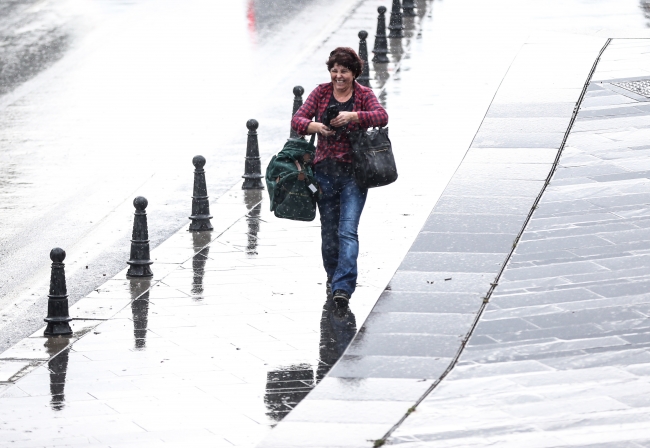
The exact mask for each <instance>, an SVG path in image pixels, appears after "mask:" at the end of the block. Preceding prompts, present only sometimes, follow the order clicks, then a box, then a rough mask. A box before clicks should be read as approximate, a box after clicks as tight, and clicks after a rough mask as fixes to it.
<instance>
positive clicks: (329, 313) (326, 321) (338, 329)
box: [316, 298, 357, 382]
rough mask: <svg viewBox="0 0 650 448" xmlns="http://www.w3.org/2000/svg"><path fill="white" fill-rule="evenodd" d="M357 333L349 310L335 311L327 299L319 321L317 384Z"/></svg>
mask: <svg viewBox="0 0 650 448" xmlns="http://www.w3.org/2000/svg"><path fill="white" fill-rule="evenodd" d="M356 333H357V321H356V318H355V317H354V313H353V312H352V310H350V309H349V308H348V309H347V310H345V311H344V312H341V311H339V310H337V309H336V305H335V304H334V300H333V299H332V298H328V299H327V301H326V302H325V305H324V306H323V314H322V315H321V319H320V353H319V357H320V359H319V361H318V369H317V371H316V382H319V381H320V380H322V379H323V377H324V376H325V375H326V374H327V372H329V371H330V369H331V368H332V366H333V365H334V364H335V363H336V361H338V360H339V358H340V357H341V355H343V352H344V351H345V349H346V348H348V345H350V342H351V341H352V338H353V337H354V335H355V334H356Z"/></svg>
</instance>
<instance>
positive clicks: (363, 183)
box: [348, 128, 397, 188]
mask: <svg viewBox="0 0 650 448" xmlns="http://www.w3.org/2000/svg"><path fill="white" fill-rule="evenodd" d="M348 138H349V139H350V144H351V146H352V165H353V166H354V176H355V178H356V181H357V184H358V185H359V186H360V187H362V188H374V187H382V186H384V185H388V184H391V183H393V182H395V181H396V180H397V166H396V165H395V157H394V156H393V148H392V145H391V143H390V139H389V138H388V128H375V129H371V130H368V131H366V130H363V129H361V130H359V131H350V132H348Z"/></svg>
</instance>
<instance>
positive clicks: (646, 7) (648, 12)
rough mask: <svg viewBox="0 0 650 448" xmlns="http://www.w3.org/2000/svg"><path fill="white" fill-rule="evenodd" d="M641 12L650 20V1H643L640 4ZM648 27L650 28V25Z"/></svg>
mask: <svg viewBox="0 0 650 448" xmlns="http://www.w3.org/2000/svg"><path fill="white" fill-rule="evenodd" d="M639 3H640V5H639V6H640V7H641V11H643V15H644V17H645V18H646V19H650V0H641V1H640V2H639ZM646 26H647V27H650V23H647V24H646Z"/></svg>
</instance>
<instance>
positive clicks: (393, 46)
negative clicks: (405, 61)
mask: <svg viewBox="0 0 650 448" xmlns="http://www.w3.org/2000/svg"><path fill="white" fill-rule="evenodd" d="M388 40H389V45H388V50H389V53H390V55H391V56H392V60H393V63H394V64H399V62H400V61H401V60H402V56H403V55H404V46H403V45H402V39H388ZM395 75H397V73H395Z"/></svg>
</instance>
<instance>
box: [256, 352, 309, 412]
mask: <svg viewBox="0 0 650 448" xmlns="http://www.w3.org/2000/svg"><path fill="white" fill-rule="evenodd" d="M314 386H315V384H314V368H313V367H312V366H311V365H310V364H298V365H295V366H289V367H284V368H282V369H279V370H272V371H270V372H268V373H267V374H266V394H265V395H264V404H265V405H266V407H267V408H268V412H267V413H266V415H268V416H269V418H270V419H271V420H273V421H276V422H279V421H280V420H282V419H283V418H284V417H285V416H286V415H287V414H288V413H289V412H291V410H292V409H293V408H294V407H296V405H297V404H298V403H300V402H301V401H302V399H303V398H305V397H306V396H307V394H308V393H309V391H310V390H312V389H313V387H314Z"/></svg>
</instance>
